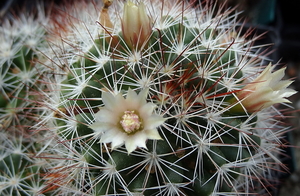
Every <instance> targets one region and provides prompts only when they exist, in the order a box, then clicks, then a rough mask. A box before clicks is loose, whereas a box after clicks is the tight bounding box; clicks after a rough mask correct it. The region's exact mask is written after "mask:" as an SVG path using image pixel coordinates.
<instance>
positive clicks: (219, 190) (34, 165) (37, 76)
mask: <svg viewBox="0 0 300 196" xmlns="http://www.w3.org/2000/svg"><path fill="white" fill-rule="evenodd" d="M76 8H77V9H76ZM99 13H100V14H99ZM237 16H238V15H237V14H236V13H234V11H233V10H230V9H228V10H222V9H220V10H219V9H218V8H216V7H213V6H212V5H211V4H209V3H208V4H203V5H202V4H201V5H198V6H196V7H194V6H193V5H192V4H191V3H189V2H185V1H163V0H162V1H159V0H154V1H150V0H145V1H140V2H139V1H138V2H132V1H127V2H123V1H115V2H112V1H109V0H105V1H104V2H93V3H86V2H80V3H78V4H77V5H73V6H71V7H69V8H67V9H66V10H64V11H61V13H60V15H58V16H56V20H55V21H53V20H50V21H49V24H47V25H45V26H44V25H40V28H36V29H34V30H35V32H32V34H33V35H40V38H41V39H35V41H37V42H34V43H36V44H37V45H35V46H36V47H28V45H27V44H25V43H24V42H20V49H18V50H17V52H15V54H14V55H11V56H10V57H9V58H3V55H2V56H1V58H2V59H4V60H2V59H1V78H3V81H4V82H2V83H1V85H0V87H1V90H2V92H3V93H2V95H1V99H2V100H1V112H2V113H4V111H7V110H11V109H13V111H16V110H17V109H22V114H20V115H16V116H17V117H18V118H15V120H17V119H18V120H19V121H8V119H7V118H5V117H4V118H1V124H2V128H3V130H4V131H3V137H2V138H6V139H3V141H6V140H11V141H13V142H14V143H17V144H18V145H17V146H18V147H19V150H18V151H17V152H16V151H15V150H12V149H14V148H13V147H11V146H13V145H8V143H7V142H4V144H2V145H3V147H4V148H3V149H4V150H1V155H2V156H1V159H0V170H1V174H2V175H3V176H9V175H8V174H14V176H21V177H20V178H18V179H19V180H18V183H12V181H11V180H9V179H8V178H3V177H1V178H0V193H2V194H5V195H35V194H40V195H189V196H190V195H191V196H192V195H251V194H253V193H260V194H264V193H268V192H267V191H268V187H269V186H271V185H272V182H271V181H269V175H271V173H272V170H280V169H282V168H280V167H283V165H282V164H281V162H280V159H279V158H278V154H279V153H280V151H281V149H280V147H281V146H282V145H283V143H282V139H283V136H284V133H285V132H286V131H288V130H289V128H288V127H284V126H282V125H281V123H280V119H279V116H282V117H284V116H283V115H282V114H280V111H279V110H278V109H276V107H275V106H274V104H280V103H286V102H289V101H288V100H287V98H288V97H289V96H291V95H293V94H294V93H295V91H294V90H292V89H289V88H287V87H288V86H289V85H290V84H291V82H292V81H288V80H282V79H283V77H284V70H285V69H284V68H282V69H279V70H274V69H275V65H272V64H271V63H270V64H269V62H267V61H268V58H267V57H266V56H264V55H263V52H264V51H263V46H256V45H253V44H254V42H255V41H256V40H257V39H258V38H259V36H249V34H250V33H248V32H243V26H242V25H241V24H240V23H238V17H237ZM46 19H48V17H46ZM46 19H45V20H46ZM13 22H14V21H13ZM40 23H41V22H37V23H36V24H40ZM43 23H44V22H43ZM40 32H43V33H40ZM16 37H17V38H14V39H12V40H13V41H15V40H17V41H18V40H19V39H21V36H19V37H18V36H16ZM12 43H14V42H12ZM21 48H22V49H21ZM20 59H21V62H23V64H24V65H25V67H22V68H20V66H19V65H18V64H17V63H16V62H19V61H20ZM23 64H22V63H21V65H23ZM15 67H16V68H18V69H21V70H22V71H23V70H37V71H35V72H33V73H34V74H32V75H29V76H28V78H27V80H26V81H23V80H21V79H20V78H17V77H18V74H16V73H15V72H14V70H15ZM17 81H20V82H17ZM27 81H28V82H27ZM17 84H18V85H22V88H21V87H19V86H18V85H17ZM11 104H15V105H11ZM3 116H5V115H3ZM6 122H9V123H8V124H7V123H6ZM4 125H5V126H4ZM12 125H13V126H12ZM11 130H17V132H20V133H22V134H21V135H22V137H18V135H17V134H14V135H13V136H11V135H9V131H11ZM14 132H16V131H14ZM2 138H1V140H2ZM23 138H24V139H23ZM7 146H10V147H7ZM12 170H13V171H14V172H11V171H12ZM14 179H16V178H14ZM14 182H16V181H14ZM5 183H6V184H5ZM4 184H5V185H4ZM15 184H17V185H18V186H15ZM20 187H21V188H20ZM20 190H21V191H20Z"/></svg>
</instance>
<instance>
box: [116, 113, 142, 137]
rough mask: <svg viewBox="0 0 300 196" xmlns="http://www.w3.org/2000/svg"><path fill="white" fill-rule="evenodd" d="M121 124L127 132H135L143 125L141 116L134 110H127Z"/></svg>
mask: <svg viewBox="0 0 300 196" xmlns="http://www.w3.org/2000/svg"><path fill="white" fill-rule="evenodd" d="M120 124H121V126H122V128H123V130H124V131H125V132H126V133H127V134H131V133H134V132H136V131H138V130H140V128H141V127H142V122H141V121H140V117H139V116H138V115H137V114H135V113H134V111H125V112H124V114H123V116H122V120H121V121H120Z"/></svg>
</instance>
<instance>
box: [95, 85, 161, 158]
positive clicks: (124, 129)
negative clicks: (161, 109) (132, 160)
mask: <svg viewBox="0 0 300 196" xmlns="http://www.w3.org/2000/svg"><path fill="white" fill-rule="evenodd" d="M147 94H148V89H144V90H142V91H141V92H140V93H139V94H136V93H135V92H134V91H133V90H131V89H129V90H128V93H127V97H126V99H125V98H124V97H123V95H122V94H121V93H119V94H117V95H113V94H112V93H109V92H103V94H102V101H103V103H104V105H105V106H104V107H102V108H100V111H99V112H98V113H96V114H95V122H94V123H93V124H92V125H91V126H90V127H91V128H92V129H93V130H94V131H95V132H96V133H97V132H98V133H100V134H101V138H100V142H102V143H111V147H112V149H115V148H116V147H119V146H121V145H123V144H124V143H125V147H126V149H127V151H128V154H129V153H131V152H132V151H134V150H135V149H136V148H137V147H143V148H146V140H147V139H156V140H158V139H161V137H160V135H159V133H158V131H157V127H158V126H160V125H162V124H163V123H164V121H165V119H164V118H163V117H161V116H159V115H156V114H154V113H153V111H154V108H155V107H156V105H155V104H153V103H150V102H146V96H147Z"/></svg>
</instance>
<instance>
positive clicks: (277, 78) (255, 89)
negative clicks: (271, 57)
mask: <svg viewBox="0 0 300 196" xmlns="http://www.w3.org/2000/svg"><path fill="white" fill-rule="evenodd" d="M274 67H275V66H272V65H271V64H269V65H268V66H267V67H266V68H265V70H264V71H263V72H262V73H261V74H260V75H259V76H258V77H257V78H256V79H255V80H254V81H253V82H251V83H249V84H247V85H246V86H245V87H244V88H243V89H242V90H241V91H240V92H238V93H237V94H236V96H237V98H238V100H239V102H240V103H241V104H237V105H236V106H235V107H233V108H232V110H235V111H238V110H240V111H241V110H242V108H245V109H246V110H247V112H250V113H251V112H257V111H260V110H262V109H264V108H267V107H270V106H272V105H273V104H276V103H289V102H290V101H289V100H288V99H286V98H287V97H290V96H291V95H293V94H295V93H296V91H295V90H293V89H289V88H287V87H288V86H289V85H290V84H291V83H292V82H293V81H289V80H282V78H283V77H284V72H285V68H281V69H279V70H277V71H275V72H273V69H274ZM232 110H231V111H232Z"/></svg>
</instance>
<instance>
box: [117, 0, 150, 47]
mask: <svg viewBox="0 0 300 196" xmlns="http://www.w3.org/2000/svg"><path fill="white" fill-rule="evenodd" d="M151 32H152V28H151V21H150V18H149V16H148V15H147V13H146V7H145V4H144V3H143V2H140V3H139V4H138V5H136V4H134V3H133V2H131V1H128V2H127V3H126V4H125V6H124V15H123V19H122V33H123V38H124V41H125V42H126V44H127V45H128V47H129V48H131V49H141V48H142V47H145V45H146V44H147V41H148V38H149V36H150V34H151Z"/></svg>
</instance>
